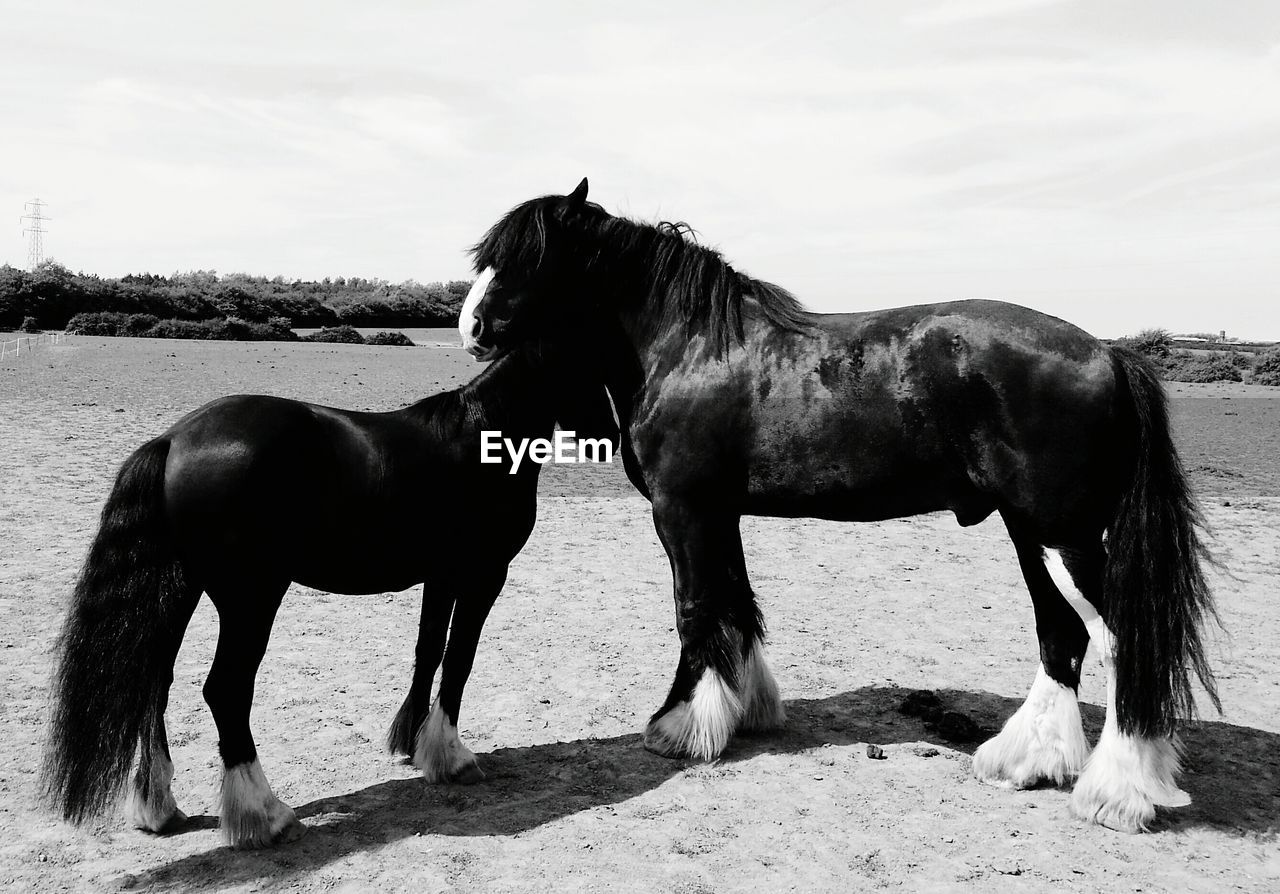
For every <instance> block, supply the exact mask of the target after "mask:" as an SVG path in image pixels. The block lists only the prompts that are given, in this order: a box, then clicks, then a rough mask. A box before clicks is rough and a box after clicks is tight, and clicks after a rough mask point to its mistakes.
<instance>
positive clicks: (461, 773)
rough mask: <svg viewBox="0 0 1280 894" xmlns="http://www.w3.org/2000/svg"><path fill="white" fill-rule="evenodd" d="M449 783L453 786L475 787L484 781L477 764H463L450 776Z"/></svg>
mask: <svg viewBox="0 0 1280 894" xmlns="http://www.w3.org/2000/svg"><path fill="white" fill-rule="evenodd" d="M449 781H450V782H452V783H453V784H454V785H475V784H476V783H477V782H483V781H484V771H483V770H481V769H480V765H479V764H477V763H470V764H464V765H463V766H462V767H460V768H459V769H457V770H455V771H454V772H453V773H452V774H450V776H449Z"/></svg>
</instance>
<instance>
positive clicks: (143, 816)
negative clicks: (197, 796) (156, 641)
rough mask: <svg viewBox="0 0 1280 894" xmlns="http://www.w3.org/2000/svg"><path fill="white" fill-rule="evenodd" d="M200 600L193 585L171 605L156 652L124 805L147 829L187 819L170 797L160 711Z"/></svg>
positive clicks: (164, 829) (169, 827)
mask: <svg viewBox="0 0 1280 894" xmlns="http://www.w3.org/2000/svg"><path fill="white" fill-rule="evenodd" d="M199 602H200V591H199V590H198V589H197V590H195V591H194V592H192V593H190V594H189V595H187V596H185V597H183V598H182V600H181V602H180V604H179V606H178V607H177V608H175V609H174V626H173V627H172V628H171V629H170V631H169V634H170V637H171V639H170V642H169V643H168V648H166V650H165V653H164V654H163V655H162V656H159V658H160V663H161V666H162V667H163V668H164V675H163V677H162V678H161V679H160V681H159V682H158V684H157V685H158V686H159V687H160V692H159V698H158V701H157V707H156V713H155V717H154V718H153V720H152V721H151V722H150V723H148V724H147V726H146V728H144V729H143V731H142V737H141V742H140V745H141V747H140V748H139V749H138V752H139V757H138V771H137V773H136V774H134V777H133V785H132V786H131V787H130V789H129V802H128V806H127V807H126V811H127V813H128V817H129V820H130V822H132V823H133V825H134V826H136V827H137V828H139V829H146V830H147V831H148V832H162V833H163V832H172V831H175V830H176V829H177V828H178V827H180V826H181V825H182V824H183V823H185V822H186V821H187V815H186V814H185V813H183V812H182V811H181V810H179V809H178V804H177V802H176V801H175V800H174V799H173V789H172V787H171V783H172V782H173V760H172V758H171V757H170V755H169V739H168V736H166V735H165V728H164V711H165V707H166V705H168V703H169V687H170V686H171V685H172V684H173V662H174V661H175V660H177V657H178V648H179V647H180V646H181V645H182V636H183V634H184V633H185V632H186V629H187V624H188V623H190V621H191V615H192V613H193V612H194V611H195V608H196V605H197V604H198V603H199Z"/></svg>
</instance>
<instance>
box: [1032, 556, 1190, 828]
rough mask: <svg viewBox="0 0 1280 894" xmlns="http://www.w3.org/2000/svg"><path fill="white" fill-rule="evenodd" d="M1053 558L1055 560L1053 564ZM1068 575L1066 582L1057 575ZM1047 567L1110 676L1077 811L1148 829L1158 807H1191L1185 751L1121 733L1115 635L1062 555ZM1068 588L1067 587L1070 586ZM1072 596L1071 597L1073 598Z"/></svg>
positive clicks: (1079, 784)
mask: <svg viewBox="0 0 1280 894" xmlns="http://www.w3.org/2000/svg"><path fill="white" fill-rule="evenodd" d="M1050 559H1052V560H1053V561H1050ZM1055 562H1056V566H1057V569H1058V573H1059V574H1062V575H1064V576H1065V578H1066V580H1065V582H1064V581H1062V580H1059V577H1058V574H1055V573H1054V570H1055V564H1054V563H1055ZM1045 565H1046V566H1047V567H1049V569H1050V574H1051V575H1053V578H1054V583H1055V584H1057V585H1058V589H1060V590H1062V593H1063V595H1064V596H1067V597H1068V599H1067V601H1068V602H1070V603H1071V607H1072V608H1074V609H1075V610H1076V613H1077V614H1079V615H1080V619H1081V620H1082V621H1084V625H1085V628H1086V629H1088V631H1089V639H1090V641H1091V642H1092V643H1093V644H1094V645H1096V646H1097V649H1098V652H1099V655H1100V656H1101V658H1102V665H1103V668H1104V669H1105V671H1106V674H1107V719H1106V721H1105V722H1104V724H1103V727H1102V735H1101V736H1100V737H1099V738H1098V746H1097V747H1096V748H1094V750H1093V754H1091V755H1090V756H1089V759H1088V761H1086V762H1085V767H1084V770H1083V772H1081V774H1080V778H1079V779H1078V780H1077V781H1076V785H1075V788H1074V789H1073V790H1072V792H1071V812H1072V813H1074V814H1075V815H1076V816H1078V817H1080V818H1081V819H1084V820H1088V821H1090V822H1094V823H1098V824H1099V825H1103V826H1106V827H1107V828H1109V829H1116V830H1118V831H1121V832H1138V831H1141V830H1143V829H1146V827H1147V824H1148V823H1150V822H1151V820H1152V819H1154V818H1155V815H1156V807H1157V806H1160V807H1185V806H1186V805H1187V804H1190V803H1191V796H1190V795H1188V794H1187V793H1186V792H1184V791H1182V789H1180V788H1178V785H1177V781H1176V780H1177V776H1178V772H1179V755H1178V752H1179V746H1178V743H1177V742H1176V740H1174V739H1170V738H1151V737H1147V736H1134V735H1131V734H1128V733H1122V732H1120V726H1119V722H1118V720H1117V718H1116V675H1115V646H1114V639H1113V637H1112V635H1111V631H1110V630H1109V629H1108V628H1107V625H1106V624H1105V623H1104V622H1103V620H1102V618H1101V616H1099V614H1098V611H1097V609H1096V608H1094V606H1093V605H1092V604H1091V603H1089V601H1088V600H1086V599H1085V598H1084V596H1083V594H1081V593H1080V591H1079V590H1077V589H1076V587H1075V584H1074V582H1072V581H1071V577H1070V575H1069V574H1067V573H1066V567H1065V565H1063V564H1062V559H1061V556H1059V555H1058V553H1057V551H1056V550H1046V562H1045ZM1064 583H1065V586H1064ZM1068 594H1070V595H1068Z"/></svg>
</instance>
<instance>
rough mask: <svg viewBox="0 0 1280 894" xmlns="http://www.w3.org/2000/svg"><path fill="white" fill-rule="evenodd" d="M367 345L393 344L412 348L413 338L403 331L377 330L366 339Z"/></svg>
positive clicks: (398, 346)
mask: <svg viewBox="0 0 1280 894" xmlns="http://www.w3.org/2000/svg"><path fill="white" fill-rule="evenodd" d="M364 343H365V344H367V345H391V346H393V347H397V348H412V347H413V340H412V339H410V338H409V336H407V335H405V334H404V333H403V332H375V333H374V334H373V335H370V336H369V337H368V338H366V339H365V340H364Z"/></svg>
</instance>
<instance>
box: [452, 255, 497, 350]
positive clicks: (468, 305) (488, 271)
mask: <svg viewBox="0 0 1280 894" xmlns="http://www.w3.org/2000/svg"><path fill="white" fill-rule="evenodd" d="M491 282H493V268H492V267H486V268H484V270H482V271H480V275H479V276H478V277H476V281H475V282H474V283H472V285H471V291H469V292H467V300H466V301H463V302H462V310H461V311H460V312H459V313H458V334H459V335H461V336H462V346H463V347H464V348H466V349H467V350H468V351H469V352H471V353H472V354H477V353H480V349H479V347H478V346H477V344H476V339H475V336H474V335H473V334H472V333H474V332H475V328H476V306H477V305H479V304H480V300H481V299H482V298H484V294H485V292H487V291H488V290H489V283H491Z"/></svg>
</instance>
